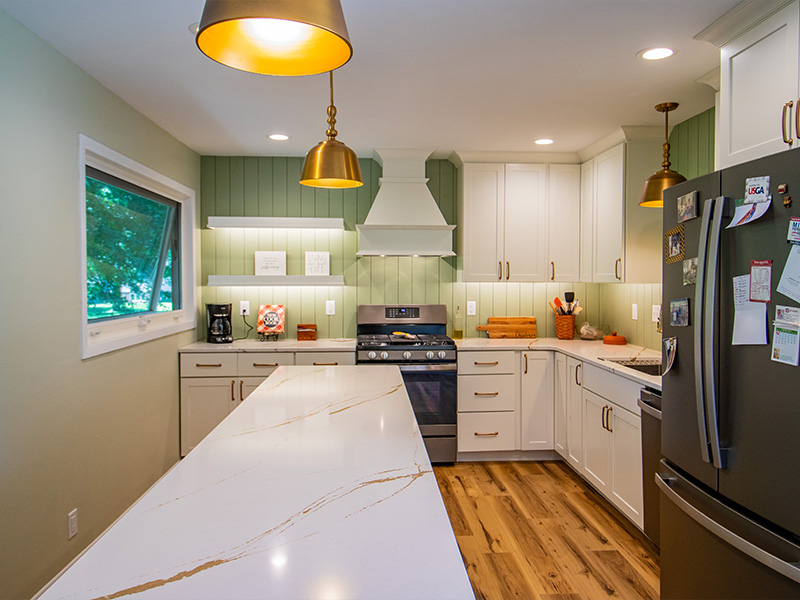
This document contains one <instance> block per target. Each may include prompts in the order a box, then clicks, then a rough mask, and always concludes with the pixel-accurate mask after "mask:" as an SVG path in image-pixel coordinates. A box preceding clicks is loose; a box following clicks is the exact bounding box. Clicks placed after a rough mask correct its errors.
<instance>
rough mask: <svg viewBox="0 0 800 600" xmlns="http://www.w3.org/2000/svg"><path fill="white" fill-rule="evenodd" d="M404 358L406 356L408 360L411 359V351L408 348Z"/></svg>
mask: <svg viewBox="0 0 800 600" xmlns="http://www.w3.org/2000/svg"><path fill="white" fill-rule="evenodd" d="M403 358H405V359H406V360H408V359H410V358H411V352H409V351H408V350H406V351H405V352H403Z"/></svg>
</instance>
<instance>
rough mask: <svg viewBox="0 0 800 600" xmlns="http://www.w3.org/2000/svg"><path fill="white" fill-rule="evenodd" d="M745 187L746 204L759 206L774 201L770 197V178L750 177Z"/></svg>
mask: <svg viewBox="0 0 800 600" xmlns="http://www.w3.org/2000/svg"><path fill="white" fill-rule="evenodd" d="M744 186H745V190H744V203H745V204H759V203H761V202H769V201H770V200H772V196H770V195H769V176H765V177H750V178H748V179H746V180H745V182H744Z"/></svg>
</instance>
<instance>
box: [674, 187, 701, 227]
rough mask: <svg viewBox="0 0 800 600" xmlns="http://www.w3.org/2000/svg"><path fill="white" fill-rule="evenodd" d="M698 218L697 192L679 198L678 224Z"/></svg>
mask: <svg viewBox="0 0 800 600" xmlns="http://www.w3.org/2000/svg"><path fill="white" fill-rule="evenodd" d="M694 218H697V190H695V191H693V192H689V193H688V194H684V195H683V196H678V223H683V222H684V221H689V220H690V219H694Z"/></svg>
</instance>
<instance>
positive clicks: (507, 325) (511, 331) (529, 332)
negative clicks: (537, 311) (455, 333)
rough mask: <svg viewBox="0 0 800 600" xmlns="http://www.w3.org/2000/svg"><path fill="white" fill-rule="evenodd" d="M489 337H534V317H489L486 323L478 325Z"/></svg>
mask: <svg viewBox="0 0 800 600" xmlns="http://www.w3.org/2000/svg"><path fill="white" fill-rule="evenodd" d="M478 329H479V330H480V331H485V332H487V333H488V334H489V337H490V338H535V337H536V317H489V320H488V323H487V324H486V325H478Z"/></svg>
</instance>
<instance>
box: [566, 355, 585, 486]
mask: <svg viewBox="0 0 800 600" xmlns="http://www.w3.org/2000/svg"><path fill="white" fill-rule="evenodd" d="M582 377H583V363H582V362H581V361H579V360H576V359H574V358H572V357H567V380H566V388H567V389H566V394H567V461H568V462H569V464H571V465H572V466H573V467H574V468H575V470H576V471H578V472H581V470H582V465H583V398H582V395H583V388H582V385H583V381H582Z"/></svg>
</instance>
